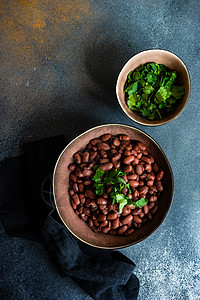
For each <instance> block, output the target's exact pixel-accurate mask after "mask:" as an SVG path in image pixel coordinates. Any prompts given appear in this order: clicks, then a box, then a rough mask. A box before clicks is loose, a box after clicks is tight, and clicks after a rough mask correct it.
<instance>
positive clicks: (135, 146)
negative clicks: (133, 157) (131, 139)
mask: <svg viewBox="0 0 200 300" xmlns="http://www.w3.org/2000/svg"><path fill="white" fill-rule="evenodd" d="M133 149H134V150H135V151H136V152H137V153H140V152H141V151H140V148H139V147H138V146H137V145H133Z"/></svg>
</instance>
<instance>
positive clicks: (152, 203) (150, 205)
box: [149, 202, 155, 210]
mask: <svg viewBox="0 0 200 300" xmlns="http://www.w3.org/2000/svg"><path fill="white" fill-rule="evenodd" d="M154 206H155V202H150V203H149V210H151V209H152V208H153V207H154Z"/></svg>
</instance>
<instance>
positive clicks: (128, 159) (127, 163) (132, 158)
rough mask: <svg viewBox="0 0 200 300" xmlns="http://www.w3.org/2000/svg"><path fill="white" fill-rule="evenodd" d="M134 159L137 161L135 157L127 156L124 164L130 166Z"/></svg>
mask: <svg viewBox="0 0 200 300" xmlns="http://www.w3.org/2000/svg"><path fill="white" fill-rule="evenodd" d="M134 159H135V156H133V155H131V156H127V157H125V158H124V160H123V163H124V164H126V165H129V164H130V163H131V162H132V161H133V160H134Z"/></svg>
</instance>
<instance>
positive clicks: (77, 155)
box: [74, 153, 82, 164]
mask: <svg viewBox="0 0 200 300" xmlns="http://www.w3.org/2000/svg"><path fill="white" fill-rule="evenodd" d="M74 159H75V162H76V163H77V164H81V162H82V160H81V156H80V154H79V153H76V154H74Z"/></svg>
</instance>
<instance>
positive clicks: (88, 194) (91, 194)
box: [85, 189, 96, 199]
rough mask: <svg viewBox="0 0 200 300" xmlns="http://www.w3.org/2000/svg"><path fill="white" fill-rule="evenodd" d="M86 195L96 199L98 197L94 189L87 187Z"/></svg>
mask: <svg viewBox="0 0 200 300" xmlns="http://www.w3.org/2000/svg"><path fill="white" fill-rule="evenodd" d="M85 195H86V197H89V198H91V199H95V198H96V194H95V193H94V192H93V191H92V190H90V189H87V190H86V191H85Z"/></svg>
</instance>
